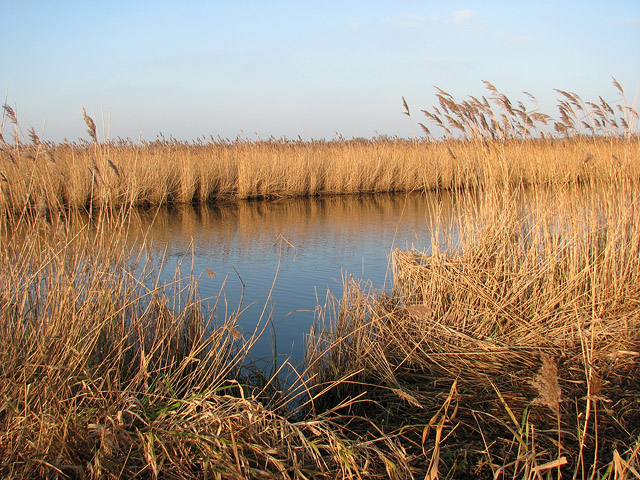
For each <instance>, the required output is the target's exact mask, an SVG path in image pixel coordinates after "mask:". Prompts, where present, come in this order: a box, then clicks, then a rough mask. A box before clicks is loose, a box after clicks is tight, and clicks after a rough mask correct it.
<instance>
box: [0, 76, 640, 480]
mask: <svg viewBox="0 0 640 480" xmlns="http://www.w3.org/2000/svg"><path fill="white" fill-rule="evenodd" d="M614 85H616V87H617V88H619V85H617V82H615V80H614ZM487 88H488V90H489V92H490V94H489V97H488V98H485V97H482V98H481V99H476V98H473V97H470V98H469V99H467V100H464V101H462V102H457V101H456V100H455V99H453V97H451V95H449V94H447V93H446V92H444V91H441V90H439V93H438V94H437V95H436V97H437V99H438V102H439V104H438V106H437V107H434V108H433V109H432V110H425V111H423V112H422V113H423V114H424V115H425V116H426V118H427V120H429V121H430V122H431V123H432V124H435V125H436V126H437V127H438V128H440V129H441V130H443V131H444V132H445V137H444V138H443V139H438V140H436V139H433V138H431V137H429V138H425V139H420V140H419V139H417V138H416V139H413V140H402V139H394V138H377V139H374V140H344V139H339V140H336V141H310V142H303V141H290V140H286V139H279V140H278V139H270V140H267V141H256V142H248V141H244V140H234V141H228V140H223V139H209V140H205V139H201V140H197V141H195V142H181V141H177V140H175V139H168V140H166V139H164V138H161V139H160V140H158V141H155V142H139V143H136V142H132V141H130V140H128V139H124V140H123V139H117V140H110V139H101V138H99V136H98V134H97V127H96V125H95V123H94V121H93V120H92V119H91V118H90V117H89V116H88V115H87V114H86V113H85V112H84V111H83V116H84V119H85V122H86V124H87V127H88V134H89V138H90V140H89V141H77V142H64V143H60V144H54V143H51V142H47V141H44V140H42V139H40V138H39V137H38V135H37V134H36V133H35V132H34V131H33V130H32V129H31V130H29V131H28V132H27V134H26V136H25V135H23V133H22V130H21V127H20V125H19V123H18V119H17V118H16V115H15V112H14V111H13V109H12V108H11V107H9V106H5V107H4V117H3V121H2V126H3V127H7V128H3V129H2V131H0V133H1V134H2V136H1V137H0V144H1V146H2V151H1V153H0V183H1V185H0V186H1V195H0V205H1V206H0V208H2V216H1V217H0V329H1V333H2V335H3V337H4V338H3V342H2V343H1V344H0V475H2V476H3V477H7V478H15V477H23V478H96V479H97V478H246V477H250V478H251V477H260V478H296V479H297V478H299V479H303V478H428V479H436V478H440V477H447V478H456V477H457V478H469V477H483V478H507V477H509V478H532V479H533V478H560V477H562V478H569V477H572V478H611V479H613V478H616V479H618V478H620V479H622V478H632V477H633V476H634V475H635V476H637V472H638V471H640V453H639V452H640V429H639V427H638V426H639V425H640V408H638V399H639V398H640V391H639V385H640V381H639V379H640V369H639V367H638V366H639V364H638V359H639V358H640V336H639V334H638V332H640V328H639V327H640V325H639V322H640V277H639V275H640V273H639V272H640V264H639V262H640V231H639V230H638V228H640V227H638V226H637V218H639V215H640V211H639V209H640V204H639V199H640V188H639V186H640V162H639V159H640V155H639V153H640V138H639V136H638V124H637V118H638V116H637V113H636V110H635V109H634V108H631V107H628V106H627V105H626V104H625V102H624V92H623V91H622V88H619V90H620V95H621V101H620V103H619V104H617V105H614V106H611V105H610V104H609V103H607V102H605V101H604V100H602V99H599V100H598V101H597V102H584V101H582V100H581V99H580V98H579V97H578V96H577V95H575V94H573V93H571V92H565V91H558V94H559V95H560V100H559V104H558V108H559V112H560V117H559V118H558V119H557V120H553V119H552V118H551V117H549V116H547V115H544V114H542V113H540V112H536V111H533V112H529V111H527V110H526V109H525V107H524V105H522V104H521V103H518V104H512V103H511V102H510V101H509V99H507V98H506V97H505V96H504V95H502V94H501V93H500V92H499V91H498V90H497V89H495V87H493V85H491V84H487ZM404 106H405V109H406V114H407V115H408V116H409V118H410V121H411V122H412V124H413V122H414V117H412V115H411V112H410V110H409V107H408V105H407V104H406V102H404ZM7 122H8V123H7ZM417 123H419V126H420V127H421V128H422V129H423V131H424V133H425V134H427V135H428V136H430V135H431V132H430V130H429V128H428V127H427V126H426V125H425V124H424V123H422V122H417ZM432 128H433V127H432ZM426 190H438V191H442V190H450V191H451V195H452V196H453V199H454V200H453V202H452V204H453V208H454V210H455V211H456V214H455V215H454V217H455V218H453V220H451V221H450V223H449V224H450V225H451V229H450V230H447V229H446V228H444V227H443V229H442V231H439V232H435V233H434V234H433V238H432V245H433V249H432V251H431V252H428V253H427V252H417V251H396V252H395V253H394V254H393V258H392V260H393V276H394V286H393V290H392V291H391V292H386V293H385V292H374V291H372V290H371V289H369V288H367V286H366V284H364V285H363V284H362V283H360V282H357V281H355V280H353V279H352V278H345V281H344V292H343V293H342V297H341V298H340V299H337V298H333V297H331V296H329V297H328V299H327V304H326V306H325V308H323V309H318V312H319V313H318V319H317V322H316V324H315V325H314V327H313V329H312V330H311V332H310V335H309V343H308V347H307V359H306V364H305V365H304V366H303V368H302V370H301V371H300V372H299V375H298V380H297V381H296V382H294V384H293V385H292V387H291V388H290V389H289V390H288V391H286V392H281V391H279V388H278V378H277V376H274V377H271V378H269V377H266V376H264V375H263V376H260V375H253V373H254V372H251V371H248V370H247V369H246V368H245V366H246V363H245V360H246V359H247V355H248V352H250V350H251V347H252V345H253V344H254V343H255V342H256V341H257V338H258V336H259V335H260V334H261V331H262V329H263V328H264V321H262V322H258V324H257V326H256V330H255V331H254V333H253V335H249V336H243V335H241V334H240V333H239V332H238V329H237V322H238V318H239V316H240V315H241V314H242V312H243V306H242V304H239V305H237V306H233V305H232V306H229V305H226V303H225V302H224V295H223V293H222V292H221V293H220V295H219V296H218V297H217V299H218V302H219V303H214V304H213V305H211V304H208V303H203V302H202V301H201V299H200V298H199V296H198V288H197V281H196V280H195V276H194V275H191V276H189V275H188V276H186V277H184V278H183V277H180V276H179V275H180V274H179V273H176V277H175V279H174V281H173V282H171V283H169V284H161V283H160V280H159V279H160V276H159V273H158V271H157V270H156V267H155V266H153V265H151V264H149V263H146V262H145V259H146V258H147V256H146V254H145V248H146V243H145V242H146V237H145V236H144V235H142V238H143V242H142V247H141V246H140V245H138V246H137V247H132V246H131V243H129V242H128V241H129V240H130V239H131V235H132V234H133V232H136V235H138V236H140V232H139V231H138V230H137V227H136V224H137V222H136V221H134V218H135V216H136V215H137V214H138V213H137V211H136V209H134V208H133V207H134V206H137V205H160V204H164V203H194V202H196V203H197V202H210V201H215V200H222V199H225V200H226V199H236V200H240V199H254V198H255V199H257V198H269V199H274V198H280V197H294V196H315V195H336V194H348V193H374V192H399V191H426ZM525 191H526V195H524V192H525ZM471 196H473V198H471ZM525 197H526V199H525ZM439 208H440V206H438V205H434V216H436V217H437V215H438V209H439ZM239 210H242V207H239ZM249 213H251V212H249ZM114 232H117V234H115V235H114ZM192 273H193V272H192ZM261 320H264V319H261ZM292 369H293V371H299V370H296V367H293V366H292ZM276 375H277V372H276Z"/></svg>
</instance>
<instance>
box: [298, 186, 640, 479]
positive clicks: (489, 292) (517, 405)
mask: <svg viewBox="0 0 640 480" xmlns="http://www.w3.org/2000/svg"><path fill="white" fill-rule="evenodd" d="M529 195H532V198H531V197H530V198H528V199H527V200H526V201H523V200H522V198H521V196H520V195H518V194H517V193H514V192H513V191H504V190H499V189H495V190H491V191H486V192H485V193H483V194H482V195H481V202H480V204H479V205H480V206H479V207H477V208H476V207H473V206H472V204H471V203H469V205H466V204H465V201H464V198H463V197H460V200H459V205H460V213H459V215H460V221H461V222H462V224H463V225H465V226H463V227H462V228H461V229H460V231H456V232H454V233H453V234H452V235H451V236H450V237H449V241H448V242H445V243H446V245H444V247H446V248H440V247H442V244H441V243H440V239H441V238H442V236H441V235H437V234H436V235H435V236H434V250H433V252H431V253H429V254H424V253H419V252H416V251H408V252H403V251H396V252H394V253H393V265H394V279H395V282H394V283H395V284H394V290H393V294H392V295H391V296H389V295H387V294H382V295H381V294H374V293H372V292H369V291H367V289H366V288H364V287H363V286H362V285H360V284H358V283H356V282H354V281H348V282H346V283H345V285H346V286H345V292H344V294H343V298H342V300H341V301H340V303H339V304H338V303H336V304H334V313H333V315H331V316H330V318H331V321H330V323H329V324H328V325H325V326H323V324H322V323H319V324H318V325H316V327H315V329H314V330H313V331H312V334H311V337H310V346H309V363H310V364H311V365H313V366H314V369H315V370H314V374H315V375H316V378H317V379H318V381H319V382H320V383H322V382H323V381H326V382H329V381H331V380H333V379H336V378H348V379H349V381H348V382H344V383H343V384H342V385H341V386H340V387H339V389H337V390H336V391H335V392H336V393H337V394H338V398H339V399H343V398H347V397H357V396H360V395H362V394H363V392H364V391H367V392H368V394H367V397H368V398H369V399H370V400H371V401H372V402H375V403H373V404H372V403H369V404H368V406H367V407H366V411H367V412H368V415H369V416H370V418H377V419H378V421H379V422H380V423H381V424H383V425H388V426H387V427H386V429H385V432H387V433H391V432H395V433H396V434H399V435H401V436H402V437H403V438H404V441H405V442H406V443H405V445H410V446H412V447H413V449H412V448H410V447H407V449H408V451H409V452H412V451H419V452H423V453H425V454H426V455H430V456H431V458H432V459H433V462H435V463H433V462H432V467H434V468H436V467H437V468H439V469H440V472H441V473H443V474H444V473H445V472H448V473H447V475H451V476H460V475H474V476H486V477H490V476H494V477H500V478H502V477H507V476H508V477H512V478H538V476H539V475H547V474H549V473H551V475H552V477H553V478H556V477H558V476H559V475H560V474H561V473H562V475H563V477H564V476H569V477H571V476H574V478H594V477H597V478H629V477H628V475H631V472H634V471H637V470H638V469H639V468H640V455H639V454H638V450H639V448H640V443H639V441H638V439H639V438H640V429H639V426H640V409H639V408H638V399H639V398H640V388H639V387H638V385H640V384H639V383H638V379H639V378H640V377H639V376H640V365H639V364H638V359H639V358H640V335H639V333H638V332H640V231H639V230H638V228H639V227H638V225H637V218H638V216H639V215H640V204H639V203H638V199H639V198H640V196H639V195H640V192H639V191H638V188H637V185H636V184H631V183H626V184H625V185H621V184H619V185H618V186H617V187H612V188H610V189H609V190H607V191H606V192H604V191H602V190H600V189H593V188H591V187H589V188H581V189H569V190H566V191H558V190H550V191H545V190H542V189H536V190H535V191H534V192H533V193H529ZM329 398H330V396H329V397H325V398H324V401H325V402H328V401H329ZM335 401H336V402H337V399H336V400H335ZM329 403H330V402H329ZM374 405H377V408H376V407H375V406H374ZM316 408H320V409H322V408H327V406H326V404H323V405H316ZM625 465H626V466H625ZM623 471H626V472H627V473H626V474H623ZM625 475H627V476H625Z"/></svg>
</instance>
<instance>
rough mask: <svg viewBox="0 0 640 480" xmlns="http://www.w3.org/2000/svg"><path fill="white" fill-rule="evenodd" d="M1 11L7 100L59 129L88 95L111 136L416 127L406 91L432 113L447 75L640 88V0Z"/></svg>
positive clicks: (475, 82)
mask: <svg viewBox="0 0 640 480" xmlns="http://www.w3.org/2000/svg"><path fill="white" fill-rule="evenodd" d="M0 18H2V20H3V21H2V29H0V45H1V47H0V87H2V88H3V92H1V93H2V95H3V99H2V100H0V101H1V102H2V103H7V104H8V105H10V106H12V107H13V108H14V109H15V110H16V112H17V115H18V120H19V122H20V125H21V128H22V130H23V131H24V132H26V131H27V129H28V128H30V127H33V128H34V130H35V131H36V132H37V133H38V134H39V135H40V136H41V138H43V139H44V140H51V141H62V140H63V139H64V138H68V139H70V140H75V139H77V138H87V134H86V126H85V125H84V122H83V120H82V108H83V107H84V108H85V109H86V111H87V113H88V114H89V115H90V116H92V117H93V118H94V119H95V120H96V123H97V124H98V126H99V130H100V135H101V136H106V137H109V138H117V137H122V138H130V139H132V140H138V139H145V140H154V139H156V138H158V136H159V135H161V134H162V135H164V136H165V137H167V138H168V137H169V136H173V137H175V138H177V139H180V140H195V139H196V138H198V137H200V136H203V135H204V136H206V137H209V136H210V135H211V136H213V137H222V138H230V139H233V138H236V137H242V138H247V139H258V138H262V139H265V138H268V137H270V136H273V137H276V138H279V137H287V138H292V139H295V138H298V136H301V137H302V138H303V139H310V138H314V139H321V138H325V139H332V138H336V137H339V136H342V137H345V138H353V137H366V138H370V137H374V136H377V135H390V136H399V137H410V136H411V135H412V130H411V125H410V122H409V119H408V118H407V116H405V115H403V114H402V112H403V111H404V109H403V106H402V97H404V98H405V99H406V101H407V103H408V105H409V107H410V108H411V110H412V115H413V119H414V122H416V123H417V122H425V120H426V118H424V116H422V114H421V113H420V110H421V109H429V108H430V107H431V106H432V105H434V104H435V103H436V98H435V93H437V90H436V89H435V86H437V87H440V88H442V89H444V90H446V91H447V92H449V93H451V94H452V95H453V96H454V97H455V98H456V99H457V100H463V99H465V98H467V96H469V95H474V96H481V95H488V93H489V92H488V91H487V90H486V88H485V86H484V84H483V83H482V81H483V80H488V81H490V82H491V83H492V84H494V85H495V86H496V87H497V88H498V89H499V90H500V91H501V92H503V93H505V94H506V95H507V96H508V97H509V98H510V99H511V100H512V102H516V101H518V100H521V101H523V102H524V103H525V104H526V105H527V106H528V108H530V109H531V110H533V109H535V108H536V105H534V104H532V103H530V102H528V100H527V97H526V96H524V95H523V94H522V92H523V91H527V92H529V93H531V94H533V95H534V96H535V97H536V98H537V99H538V101H539V103H540V108H541V111H543V112H544V113H548V114H552V115H555V114H556V112H557V108H556V101H555V100H556V99H557V98H559V95H558V94H557V93H556V92H555V91H554V90H553V89H554V88H558V89H562V90H568V91H572V92H576V93H578V94H579V95H580V97H581V98H583V99H584V100H597V98H598V96H602V97H603V98H604V99H606V100H607V101H609V102H611V103H617V102H618V101H619V100H620V96H619V94H618V93H617V91H616V90H615V88H614V87H613V85H612V81H611V76H614V77H615V78H616V79H617V81H618V82H619V83H620V84H621V85H622V86H623V87H624V88H625V91H626V96H627V102H628V103H633V101H634V96H635V95H637V94H638V92H639V91H640V0H624V1H622V0H620V1H617V0H610V1H607V2H604V1H602V0H598V1H591V0H582V1H573V0H569V1H558V0H553V1H547V0H537V1H531V2H530V1H526V2H525V1H518V0H511V1H455V0H454V1H446V2H445V1H430V0H426V1H408V0H399V1H376V0H372V1H349V0H340V1H333V0H327V1H322V2H320V1H309V2H304V1H249V0H237V1H209V2H205V1H194V0H182V1H180V2H176V1H162V0H156V1H135V0H125V1H118V0H114V1H108V2H105V1H101V2H99V1H92V0H82V1H63V0H59V1H52V0H48V1H44V0H20V1H18V0H12V1H10V0H0ZM4 128H5V131H7V129H8V128H10V126H7V125H5V127H4ZM417 133H419V132H417Z"/></svg>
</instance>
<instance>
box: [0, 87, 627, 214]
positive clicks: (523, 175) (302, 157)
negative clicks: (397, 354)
mask: <svg viewBox="0 0 640 480" xmlns="http://www.w3.org/2000/svg"><path fill="white" fill-rule="evenodd" d="M614 85H616V87H617V88H618V89H619V93H620V101H619V102H618V103H617V104H614V105H610V104H609V103H607V102H606V101H605V100H604V99H602V98H600V99H598V100H597V101H596V102H588V101H583V100H582V99H580V97H579V96H578V95H576V94H574V93H571V92H565V91H561V90H558V94H559V95H560V98H559V100H558V108H559V111H560V116H559V118H558V119H557V120H554V119H552V117H551V116H549V115H546V114H543V113H541V112H538V111H531V112H530V111H528V110H527V109H526V107H525V105H524V104H523V103H522V102H518V104H517V105H513V104H512V103H511V101H510V100H509V99H508V98H507V97H506V96H505V95H503V94H501V93H500V92H498V90H497V89H496V88H495V87H494V86H493V85H491V84H490V83H488V82H487V87H488V90H489V92H490V96H489V98H486V97H482V98H481V99H477V98H475V97H470V98H469V99H468V100H464V101H461V102H456V101H455V99H454V98H453V97H452V96H451V95H449V94H448V93H446V92H444V91H442V90H439V93H438V94H437V95H436V97H437V99H438V102H439V106H436V107H433V109H432V110H423V112H424V114H425V116H426V117H425V118H426V120H425V122H426V123H429V122H431V123H433V124H435V126H436V127H437V128H440V129H441V130H442V131H444V132H445V137H444V138H443V139H439V140H434V139H433V138H432V137H431V133H430V131H429V129H428V128H427V127H426V126H425V124H424V123H422V122H418V123H419V124H420V125H421V127H422V128H423V129H424V131H425V132H426V133H428V135H427V137H425V138H422V139H420V140H418V139H417V138H416V139H413V140H403V139H399V138H386V137H379V138H376V139H373V140H365V139H360V140H345V139H342V138H340V139H337V140H331V141H327V140H319V141H309V142H305V141H301V140H299V141H294V140H287V139H270V140H266V141H247V140H243V139H236V140H226V139H215V138H213V137H210V138H209V139H206V138H200V139H197V140H196V141H193V142H184V141H178V140H176V139H173V138H169V139H166V138H164V137H160V138H159V139H158V140H156V141H152V142H146V141H141V142H133V141H132V140H129V139H104V138H100V137H99V134H98V131H97V128H96V124H95V122H94V121H93V119H92V118H91V117H89V116H88V115H87V114H86V112H84V110H83V116H84V119H85V122H86V124H87V127H88V136H89V138H90V141H85V140H80V141H76V142H64V143H52V142H46V141H43V140H41V139H40V138H39V137H38V135H37V134H36V132H35V131H34V130H33V129H30V130H29V131H28V133H27V134H26V135H24V134H22V130H21V127H20V125H19V123H18V119H17V118H16V115H15V112H14V111H13V109H12V108H11V107H9V106H5V110H4V117H3V122H2V125H5V127H6V128H5V130H6V131H5V132H0V133H3V136H2V140H1V142H0V143H1V144H2V152H1V155H0V168H1V171H2V173H3V176H2V178H1V179H0V180H1V181H2V195H0V206H1V207H2V208H3V210H4V211H13V212H16V211H17V212H19V211H22V210H23V209H25V208H31V209H36V210H39V211H50V210H58V209H64V208H67V209H68V208H73V209H75V208H82V209H91V208H94V207H101V208H103V207H108V206H126V205H143V204H154V205H155V204H163V203H184V202H208V201H213V200H216V199H228V198H233V199H246V198H276V197H283V196H286V197H289V196H315V195H327V194H350V193H373V192H398V191H415V190H418V191H420V190H433V189H469V188H479V187H481V186H485V185H487V184H489V183H490V182H502V183H507V184H509V185H511V186H515V185H538V184H555V185H565V184H576V183H580V182H583V181H584V180H585V179H587V178H590V179H594V178H595V179H601V180H602V181H608V180H609V179H610V178H611V177H612V176H614V177H617V176H620V175H626V176H630V177H632V178H638V175H639V171H638V162H637V161H635V157H634V155H635V151H636V150H635V149H636V148H637V142H638V136H637V135H638V122H637V113H636V111H635V109H633V108H632V107H630V106H628V105H627V104H626V103H625V97H624V92H623V90H622V88H621V87H620V86H619V85H618V84H617V82H615V80H614ZM405 108H407V113H410V111H409V110H408V106H407V105H406V102H405ZM11 128H12V132H11V137H12V138H13V140H11V139H5V138H4V137H5V136H6V137H9V133H10V132H9V130H10V129H11ZM432 128H434V127H433V126H432Z"/></svg>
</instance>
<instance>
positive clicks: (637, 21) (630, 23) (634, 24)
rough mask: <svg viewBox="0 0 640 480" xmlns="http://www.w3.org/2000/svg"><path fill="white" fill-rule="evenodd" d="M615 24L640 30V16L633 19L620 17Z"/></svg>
mask: <svg viewBox="0 0 640 480" xmlns="http://www.w3.org/2000/svg"><path fill="white" fill-rule="evenodd" d="M615 22H616V23H618V24H620V25H623V26H625V27H627V28H640V16H638V17H633V18H622V17H618V18H616V19H615Z"/></svg>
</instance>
